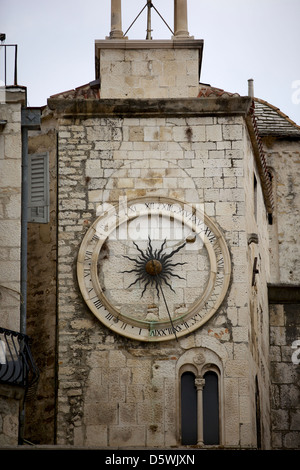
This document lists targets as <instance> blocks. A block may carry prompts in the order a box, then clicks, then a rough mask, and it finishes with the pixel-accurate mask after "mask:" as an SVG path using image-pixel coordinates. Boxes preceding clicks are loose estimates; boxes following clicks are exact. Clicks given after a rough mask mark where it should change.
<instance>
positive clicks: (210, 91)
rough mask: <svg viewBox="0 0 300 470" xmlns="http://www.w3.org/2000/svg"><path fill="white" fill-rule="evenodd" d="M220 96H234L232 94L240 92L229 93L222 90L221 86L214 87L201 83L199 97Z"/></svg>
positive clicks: (236, 94)
mask: <svg viewBox="0 0 300 470" xmlns="http://www.w3.org/2000/svg"><path fill="white" fill-rule="evenodd" d="M216 96H217V97H218V96H222V97H224V98H228V97H232V96H240V95H239V94H238V93H229V92H228V91H225V90H222V89H221V88H216V87H212V86H210V85H206V84H204V83H200V87H199V93H198V96H197V98H209V97H212V98H215V97H216Z"/></svg>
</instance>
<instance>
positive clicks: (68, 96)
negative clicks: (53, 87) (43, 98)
mask: <svg viewBox="0 0 300 470" xmlns="http://www.w3.org/2000/svg"><path fill="white" fill-rule="evenodd" d="M50 98H55V99H60V98H61V99H65V100H74V99H94V100H95V99H99V98H100V92H99V82H98V80H95V81H94V82H90V83H87V84H86V85H82V86H80V87H77V88H74V89H73V90H68V91H62V92H61V93H57V94H56V95H52V96H50Z"/></svg>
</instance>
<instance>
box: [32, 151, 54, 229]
mask: <svg viewBox="0 0 300 470" xmlns="http://www.w3.org/2000/svg"><path fill="white" fill-rule="evenodd" d="M28 222H35V223H39V224H46V223H48V222H49V154H48V152H45V153H40V154H31V155H28Z"/></svg>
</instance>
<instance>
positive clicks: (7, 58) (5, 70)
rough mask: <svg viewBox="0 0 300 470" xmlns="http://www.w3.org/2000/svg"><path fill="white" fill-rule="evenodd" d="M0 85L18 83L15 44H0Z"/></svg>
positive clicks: (16, 48) (15, 84)
mask: <svg viewBox="0 0 300 470" xmlns="http://www.w3.org/2000/svg"><path fill="white" fill-rule="evenodd" d="M0 85H2V86H3V85H4V86H10V85H14V86H17V85H18V45H17V44H0Z"/></svg>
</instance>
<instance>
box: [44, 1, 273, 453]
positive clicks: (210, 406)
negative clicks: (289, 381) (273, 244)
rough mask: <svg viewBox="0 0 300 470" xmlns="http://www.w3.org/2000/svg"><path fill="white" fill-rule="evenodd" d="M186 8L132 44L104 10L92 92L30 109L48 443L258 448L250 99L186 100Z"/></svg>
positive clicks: (116, 10) (260, 256)
mask: <svg viewBox="0 0 300 470" xmlns="http://www.w3.org/2000/svg"><path fill="white" fill-rule="evenodd" d="M186 3H187V2H186V0H177V1H175V2H174V8H175V14H174V17H175V22H174V31H173V32H172V37H171V39H170V40H163V41H160V40H152V39H150V38H149V39H146V40H141V41H139V40H130V39H128V38H127V37H124V35H123V31H122V22H121V2H120V1H116V0H115V1H112V2H111V8H112V21H111V32H110V35H109V37H107V38H106V39H105V40H96V41H95V63H96V80H95V81H94V82H92V83H90V84H89V85H87V86H85V87H82V88H81V89H77V90H73V91H72V92H68V93H65V94H64V93H62V94H60V95H57V96H54V97H51V98H50V99H49V100H48V109H49V113H52V114H53V116H54V117H55V119H56V122H57V138H58V301H57V305H58V307H57V308H58V384H59V387H58V398H57V417H58V418H57V436H58V437H57V444H61V445H75V446H83V447H84V446H89V447H91V446H96V447H103V448H110V447H111V448H116V447H118V448H129V447H130V448H133V447H139V448H147V447H148V448H150V447H151V448H153V447H162V448H163V447H165V448H167V447H171V446H172V447H181V446H189V445H193V446H199V447H207V446H214V447H219V446H224V447H228V448H257V447H262V448H268V447H269V445H270V435H269V431H268V430H269V429H270V423H269V421H268V420H269V416H270V410H269V389H268V384H269V377H268V370H269V368H268V357H269V356H268V344H269V342H268V339H267V338H268V294H267V282H268V276H269V273H268V266H269V259H268V256H269V251H268V231H267V225H268V214H269V213H270V212H272V200H271V195H270V189H269V182H268V175H267V172H266V166H265V161H264V155H263V153H262V151H261V147H260V145H259V141H258V139H257V131H256V125H255V119H254V116H253V106H252V105H253V102H252V98H251V97H250V96H244V97H241V96H239V95H237V94H234V93H227V92H225V91H223V90H220V89H217V88H214V87H211V86H209V85H202V84H201V83H199V82H200V71H201V61H202V50H203V41H202V40H198V39H194V38H193V37H191V36H190V35H189V33H188V27H187V11H186V10H187V5H186ZM147 4H148V6H149V4H152V2H147ZM150 8H152V6H151V7H150ZM150 8H149V9H150ZM148 14H149V12H148ZM148 21H149V17H148ZM148 24H149V23H148ZM189 397H192V398H189Z"/></svg>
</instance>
